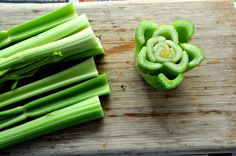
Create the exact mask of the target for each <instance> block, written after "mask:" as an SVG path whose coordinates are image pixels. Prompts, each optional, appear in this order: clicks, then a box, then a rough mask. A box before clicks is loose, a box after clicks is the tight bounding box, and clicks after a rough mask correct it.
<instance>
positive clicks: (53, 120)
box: [0, 96, 104, 149]
mask: <svg viewBox="0 0 236 156" xmlns="http://www.w3.org/2000/svg"><path fill="white" fill-rule="evenodd" d="M103 117H104V113H103V110H102V107H101V104H100V101H99V98H98V97H97V96H95V97H92V98H90V99H87V100H85V101H82V102H79V103H76V104H74V105H71V106H68V107H65V108H63V109H60V110H58V111H54V112H51V113H49V114H47V115H45V116H43V117H40V118H37V119H35V120H32V121H29V122H27V123H25V124H22V125H19V126H16V127H13V128H10V129H7V130H5V131H2V132H0V138H1V139H0V148H1V149H3V148H5V147H8V146H11V145H14V144H17V143H20V142H23V141H26V140H30V139H33V138H36V137H39V136H42V135H45V134H48V133H51V132H55V131H58V130H60V129H64V128H67V127H70V126H73V125H76V124H80V123H83V122H87V121H90V120H94V119H98V118H103Z"/></svg>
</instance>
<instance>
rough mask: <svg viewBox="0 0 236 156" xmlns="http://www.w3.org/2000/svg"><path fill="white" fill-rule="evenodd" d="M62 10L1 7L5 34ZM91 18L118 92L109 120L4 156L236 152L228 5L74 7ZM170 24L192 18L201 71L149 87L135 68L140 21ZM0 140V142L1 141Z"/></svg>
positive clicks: (215, 0) (235, 47)
mask: <svg viewBox="0 0 236 156" xmlns="http://www.w3.org/2000/svg"><path fill="white" fill-rule="evenodd" d="M62 5H63V4H1V5H0V28H1V30H4V29H7V28H10V27H12V26H13V25H16V24H19V23H21V22H24V21H26V20H29V19H31V18H33V17H37V16H39V15H42V14H44V13H46V12H48V11H51V10H53V9H56V8H58V7H59V6H62ZM76 6H77V8H78V11H79V13H86V14H87V15H88V17H89V19H90V21H91V24H92V27H93V29H94V30H95V33H96V34H97V35H101V39H102V42H103V45H104V48H105V50H106V55H105V56H103V57H99V58H97V59H96V61H97V65H98V69H99V71H100V73H103V72H107V73H108V74H109V79H110V86H111V90H112V93H111V94H110V96H106V97H102V98H101V101H102V104H103V108H104V111H105V114H106V115H105V118H104V119H103V120H97V121H93V122H89V123H85V124H82V125H78V126H74V127H71V128H67V129H65V130H61V131H59V132H56V133H54V134H49V135H46V136H43V137H40V138H37V139H34V140H32V141H28V142H25V143H22V144H19V145H17V146H14V147H11V148H8V149H6V150H3V151H1V152H0V155H9V154H11V155H33V154H35V155H65V154H66V155H69V154H108V155H110V154H112V153H113V154H114V153H119V154H131V153H136V154H148V153H149V154H156V153H164V154H166V153H167V154H168V153H204V152H226V151H228V152H229V151H235V150H236V15H235V11H234V7H233V3H232V2H231V1H228V0H212V1H210V0H195V1H189V0H187V1H185V2H180V1H178V0H172V1H168V2H165V1H164V0H162V1H149V2H148V3H145V1H143V2H102V3H81V4H76ZM142 19H148V20H153V21H156V22H158V23H160V24H168V23H171V22H173V21H174V20H176V19H189V20H192V21H193V22H194V23H195V25H196V34H195V35H194V38H193V40H192V42H193V43H195V44H197V45H199V46H200V47H201V48H202V49H203V50H204V52H205V55H206V60H205V61H204V62H203V64H202V65H201V66H199V67H198V68H195V69H193V70H192V71H190V72H188V73H186V74H185V80H184V83H183V84H182V85H181V86H180V87H179V88H177V89H176V90H174V91H170V92H160V91H156V90H154V89H153V88H151V87H150V86H149V85H148V84H147V83H145V82H144V81H143V79H142V78H141V77H140V75H139V74H138V72H137V70H136V69H135V67H134V62H133V53H134V31H135V27H136V26H137V23H138V21H139V20H142ZM0 139H1V138H0Z"/></svg>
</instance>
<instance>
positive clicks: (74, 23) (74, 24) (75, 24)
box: [0, 14, 89, 58]
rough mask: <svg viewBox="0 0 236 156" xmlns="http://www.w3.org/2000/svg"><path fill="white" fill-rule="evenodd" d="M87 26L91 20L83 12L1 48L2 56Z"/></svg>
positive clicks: (45, 42)
mask: <svg viewBox="0 0 236 156" xmlns="http://www.w3.org/2000/svg"><path fill="white" fill-rule="evenodd" d="M87 27H89V21H88V18H87V16H86V15H85V14H83V15H81V16H79V17H76V18H74V19H71V20H69V21H66V22H65V23H62V24H60V25H58V26H56V27H54V28H51V29H49V30H47V31H45V32H43V33H41V34H38V35H37V36H33V37H31V38H28V39H26V40H24V41H22V42H19V43H17V44H14V45H12V46H10V47H7V48H5V49H3V50H0V57H1V58H6V57H9V56H11V55H14V54H16V53H18V52H21V51H23V50H26V49H29V48H33V47H37V46H40V45H43V44H47V43H50V42H53V41H56V40H58V39H61V38H64V37H66V36H68V35H70V34H72V33H75V32H79V31H81V30H83V29H85V28H87Z"/></svg>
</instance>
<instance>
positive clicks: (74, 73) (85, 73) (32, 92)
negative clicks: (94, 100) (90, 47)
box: [0, 58, 98, 108]
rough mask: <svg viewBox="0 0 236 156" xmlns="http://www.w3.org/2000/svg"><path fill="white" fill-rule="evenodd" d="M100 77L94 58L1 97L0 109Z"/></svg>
mask: <svg viewBox="0 0 236 156" xmlns="http://www.w3.org/2000/svg"><path fill="white" fill-rule="evenodd" d="M95 76H98V72H97V69H96V65H95V62H94V59H93V58H90V59H88V60H86V61H84V62H82V63H80V64H78V65H75V66H73V67H71V68H68V69H66V70H64V71H62V72H59V73H57V74H54V75H52V76H49V77H46V78H44V79H41V80H39V81H36V82H33V83H31V84H27V85H25V86H22V87H20V88H17V89H15V90H12V91H9V92H6V93H4V94H1V95H0V101H1V102H0V108H3V107H5V106H9V105H12V104H14V103H17V102H20V101H22V100H24V99H28V98H31V97H34V96H36V95H40V94H43V93H46V92H49V91H52V90H55V89H58V88H61V87H64V86H67V85H70V84H74V83H78V82H80V81H83V80H86V79H89V78H92V77H95Z"/></svg>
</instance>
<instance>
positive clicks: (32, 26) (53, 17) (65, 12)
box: [0, 3, 78, 48]
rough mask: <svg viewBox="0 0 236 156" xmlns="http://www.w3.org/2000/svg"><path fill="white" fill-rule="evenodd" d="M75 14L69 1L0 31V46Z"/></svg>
mask: <svg viewBox="0 0 236 156" xmlns="http://www.w3.org/2000/svg"><path fill="white" fill-rule="evenodd" d="M77 16H78V14H77V12H76V9H75V8H74V6H73V4H72V3H69V4H67V5H65V6H63V7H62V8H59V9H57V10H54V11H52V12H50V13H48V14H46V15H43V16H40V17H38V18H35V19H33V20H31V21H28V22H26V23H23V24H20V25H17V26H15V27H13V28H11V29H9V30H7V31H1V32H0V48H2V47H5V46H7V45H9V44H11V43H15V42H19V41H22V40H24V39H26V38H29V37H31V36H34V35H37V34H39V33H41V32H44V31H46V30H48V29H51V28H53V27H55V26H57V25H59V24H61V23H64V22H66V21H68V20H70V19H73V18H75V17H77Z"/></svg>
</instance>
